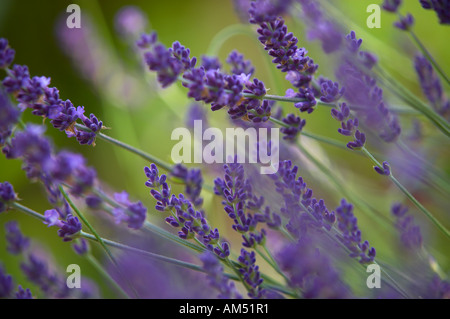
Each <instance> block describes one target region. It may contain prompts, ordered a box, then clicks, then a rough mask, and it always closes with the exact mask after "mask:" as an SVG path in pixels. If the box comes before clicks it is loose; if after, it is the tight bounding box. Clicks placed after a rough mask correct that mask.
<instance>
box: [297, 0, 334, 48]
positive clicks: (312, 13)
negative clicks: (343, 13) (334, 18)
mask: <svg viewBox="0 0 450 319" xmlns="http://www.w3.org/2000/svg"><path fill="white" fill-rule="evenodd" d="M299 2H300V4H301V6H302V16H301V17H302V20H306V21H307V23H306V27H307V28H309V29H308V34H307V36H308V40H315V39H318V40H319V41H320V42H321V44H322V49H323V50H324V52H325V53H327V54H328V53H332V52H334V51H336V50H338V49H339V48H340V46H341V44H342V42H343V36H342V33H341V32H340V31H339V29H338V28H337V27H336V26H335V25H334V24H333V23H332V22H331V21H330V20H328V19H327V17H326V15H325V14H323V13H322V11H321V10H320V5H319V3H318V1H314V0H299ZM310 26H311V27H310Z"/></svg>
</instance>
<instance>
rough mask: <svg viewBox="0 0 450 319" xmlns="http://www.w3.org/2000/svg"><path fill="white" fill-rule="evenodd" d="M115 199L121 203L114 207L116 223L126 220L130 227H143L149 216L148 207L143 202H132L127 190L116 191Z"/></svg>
mask: <svg viewBox="0 0 450 319" xmlns="http://www.w3.org/2000/svg"><path fill="white" fill-rule="evenodd" d="M114 199H115V200H116V202H117V203H119V204H120V205H121V206H119V207H115V208H114V209H113V213H114V218H115V219H116V224H120V223H121V222H126V223H127V224H128V227H129V228H132V229H140V228H142V226H143V225H144V222H145V219H146V217H147V208H145V207H144V205H143V204H142V203H141V202H135V203H132V202H130V200H129V199H128V193H127V192H125V191H123V192H121V193H115V194H114Z"/></svg>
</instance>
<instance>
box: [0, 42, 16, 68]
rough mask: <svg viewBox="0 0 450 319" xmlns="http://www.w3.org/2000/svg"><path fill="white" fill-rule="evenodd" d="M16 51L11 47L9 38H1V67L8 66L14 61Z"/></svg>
mask: <svg viewBox="0 0 450 319" xmlns="http://www.w3.org/2000/svg"><path fill="white" fill-rule="evenodd" d="M15 54H16V51H14V49H11V48H10V47H9V43H8V40H6V39H3V38H1V39H0V69H5V68H7V67H8V66H9V65H10V64H11V63H12V61H14V56H15Z"/></svg>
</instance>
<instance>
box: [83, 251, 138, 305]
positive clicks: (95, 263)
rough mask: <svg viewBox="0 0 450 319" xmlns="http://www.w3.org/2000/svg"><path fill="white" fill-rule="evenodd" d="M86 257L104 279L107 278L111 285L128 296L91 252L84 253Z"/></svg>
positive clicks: (124, 295)
mask: <svg viewBox="0 0 450 319" xmlns="http://www.w3.org/2000/svg"><path fill="white" fill-rule="evenodd" d="M86 259H87V260H88V261H89V263H90V264H91V265H92V266H93V267H94V268H95V269H96V270H97V271H98V272H99V273H100V274H101V275H102V276H103V277H104V278H105V279H106V280H108V281H109V282H110V283H111V285H112V286H113V287H114V288H115V289H116V290H117V291H118V292H119V293H120V294H121V295H122V296H123V297H125V298H130V297H129V296H128V295H127V293H126V292H125V291H124V290H123V289H122V287H121V286H120V285H119V284H118V283H117V282H116V281H115V280H114V279H112V278H111V276H110V275H109V274H108V272H107V271H106V270H105V269H104V268H103V266H102V265H101V264H100V263H99V262H98V260H97V259H95V257H94V256H92V254H88V255H86Z"/></svg>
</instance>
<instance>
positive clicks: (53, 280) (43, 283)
mask: <svg viewBox="0 0 450 319" xmlns="http://www.w3.org/2000/svg"><path fill="white" fill-rule="evenodd" d="M20 267H21V269H22V271H23V273H24V274H25V276H26V278H27V279H28V280H29V281H30V282H32V283H33V284H35V285H36V286H38V287H39V288H40V290H41V291H42V292H43V293H44V295H45V296H46V297H56V298H67V297H69V295H70V293H71V289H69V288H68V287H67V285H66V282H65V280H63V279H62V278H59V277H58V276H57V275H56V274H55V273H53V272H52V271H50V269H49V267H48V265H47V263H46V262H45V261H44V260H43V259H41V258H39V257H38V256H37V255H35V254H30V255H29V256H28V261H27V262H22V263H21V265H20Z"/></svg>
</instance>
